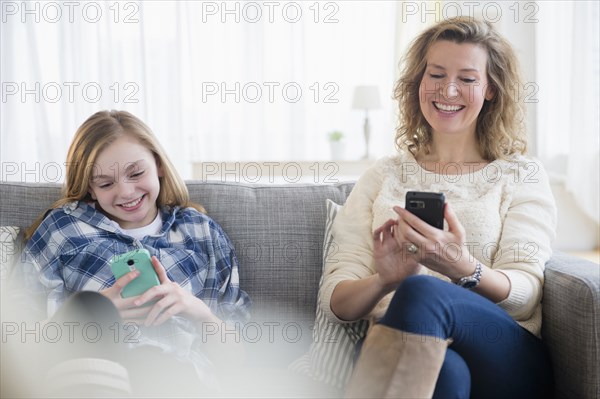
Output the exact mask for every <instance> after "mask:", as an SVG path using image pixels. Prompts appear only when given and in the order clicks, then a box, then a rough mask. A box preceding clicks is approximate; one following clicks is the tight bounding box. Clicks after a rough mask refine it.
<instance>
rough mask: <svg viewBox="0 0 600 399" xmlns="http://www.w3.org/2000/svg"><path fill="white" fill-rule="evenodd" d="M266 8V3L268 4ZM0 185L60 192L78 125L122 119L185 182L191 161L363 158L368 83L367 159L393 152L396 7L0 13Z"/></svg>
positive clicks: (159, 6)
mask: <svg viewBox="0 0 600 399" xmlns="http://www.w3.org/2000/svg"><path fill="white" fill-rule="evenodd" d="M269 4H271V5H269ZM2 7H3V12H2V18H3V21H2V24H1V29H2V31H1V35H0V36H1V38H0V40H1V42H0V45H1V48H2V57H1V75H2V76H1V78H2V79H1V80H2V97H3V98H2V102H1V103H0V107H1V117H0V119H1V120H0V126H1V136H0V144H1V148H0V161H1V164H2V176H1V179H2V180H24V181H40V182H48V181H61V180H62V175H61V173H60V171H61V170H62V169H61V170H58V168H59V167H63V168H64V165H63V163H64V160H65V156H66V151H67V148H68V145H69V143H70V141H71V139H72V137H73V134H74V133H75V130H76V129H77V127H78V126H79V125H80V124H81V123H82V122H83V121H84V120H85V119H86V118H87V117H88V116H90V115H91V114H93V113H94V112H96V111H98V110H101V109H124V110H128V111H130V112H132V113H134V114H135V115H137V116H139V117H140V118H142V119H143V120H144V121H145V122H146V123H147V124H148V125H149V126H150V127H151V128H152V129H153V131H154V132H155V134H156V135H157V136H158V138H159V140H160V141H161V143H162V144H163V145H164V147H165V148H166V150H167V152H168V154H169V155H170V157H171V159H172V160H173V161H174V163H175V164H176V167H177V168H178V170H179V171H180V173H181V174H182V176H183V177H184V178H191V177H192V176H191V163H192V162H194V161H237V160H245V161H248V160H253V161H266V160H270V161H273V160H274V161H278V160H327V159H329V145H328V142H327V133H328V132H330V131H332V130H341V131H342V132H343V133H344V134H345V136H346V140H347V143H346V148H347V151H346V158H347V159H359V158H360V156H361V155H362V153H363V151H364V147H363V146H364V143H363V138H362V121H363V118H364V114H363V113H362V112H361V111H359V110H353V109H351V104H352V93H353V89H354V87H355V86H357V85H365V84H366V85H377V86H379V88H380V92H381V97H382V98H381V100H382V104H383V108H382V109H380V110H376V111H372V112H370V113H369V117H370V121H371V126H372V145H371V149H372V153H373V156H375V157H379V156H382V155H385V154H387V153H389V152H391V151H392V150H393V134H394V127H395V117H394V104H393V101H392V99H391V92H392V87H393V83H394V76H395V71H396V58H395V54H394V51H393V49H394V43H395V28H396V21H395V10H396V7H397V3H396V2H389V1H381V2H375V1H368V2H367V1H358V2H354V1H349V2H343V1H342V2H328V1H320V2H237V1H236V2H197V1H189V2H171V1H147V2H71V3H70V2H39V1H30V2H27V1H26V2H20V1H19V2H3V3H2Z"/></svg>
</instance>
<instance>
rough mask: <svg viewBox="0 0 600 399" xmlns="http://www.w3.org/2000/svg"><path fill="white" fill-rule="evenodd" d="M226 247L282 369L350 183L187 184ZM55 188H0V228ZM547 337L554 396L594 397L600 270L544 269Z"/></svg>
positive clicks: (256, 337)
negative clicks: (329, 215)
mask: <svg viewBox="0 0 600 399" xmlns="http://www.w3.org/2000/svg"><path fill="white" fill-rule="evenodd" d="M188 187H189V190H190V194H191V197H192V199H193V200H194V201H196V202H199V203H201V204H203V205H204V206H205V207H206V209H207V211H208V214H209V215H210V216H211V217H213V218H214V219H215V220H216V221H217V222H218V223H219V224H220V225H221V226H222V227H223V228H224V230H225V231H226V232H227V234H228V235H229V236H230V238H231V239H232V241H233V243H234V245H235V247H236V250H237V254H238V258H239V261H240V265H241V266H240V279H241V285H242V287H243V288H244V289H245V290H246V291H247V292H248V293H249V295H250V296H251V298H252V300H253V302H254V314H255V315H256V316H255V321H254V324H252V328H253V329H252V331H250V330H248V331H247V334H248V336H247V337H246V338H247V341H249V342H250V343H252V344H253V345H249V346H250V347H251V354H254V355H256V356H251V358H252V359H254V360H253V361H254V362H255V364H256V365H257V366H266V367H273V366H275V367H281V368H284V367H285V366H286V365H287V364H289V363H290V362H291V361H292V360H294V359H295V358H297V357H298V356H300V355H302V354H303V353H305V352H306V351H307V349H308V346H309V345H310V342H311V337H312V335H311V328H312V323H313V322H314V314H315V305H316V297H317V290H318V284H319V278H320V275H321V267H322V260H321V259H322V258H321V257H322V241H323V234H324V227H325V226H324V224H325V210H326V208H325V200H326V199H327V198H329V199H332V200H333V201H335V202H337V203H343V202H344V201H345V199H346V198H347V196H348V194H349V193H350V191H351V190H352V187H353V183H338V184H332V185H301V184H290V185H279V186H278V185H244V184H237V183H222V182H199V181H190V182H188ZM59 190H60V186H59V185H56V184H27V183H6V182H5V183H0V226H20V227H26V226H28V225H29V224H30V223H31V222H32V221H33V220H34V218H35V217H36V216H38V215H39V214H40V212H42V211H43V210H44V209H45V208H46V207H47V206H49V205H50V203H51V202H53V201H54V200H55V199H56V198H58V196H59ZM545 276H546V283H545V287H544V297H543V301H544V307H543V337H544V340H545V342H546V343H547V345H548V347H549V348H550V352H551V354H552V361H553V366H554V371H555V375H556V396H557V397H569V398H574V397H578V398H599V397H600V381H599V380H600V377H599V376H600V348H599V345H600V321H599V317H600V281H599V280H600V272H599V266H598V265H597V264H594V263H592V262H588V261H584V260H581V259H578V258H574V257H571V256H568V255H565V254H560V253H557V254H555V255H554V256H553V258H552V259H551V260H550V261H549V262H548V264H547V265H546V272H545Z"/></svg>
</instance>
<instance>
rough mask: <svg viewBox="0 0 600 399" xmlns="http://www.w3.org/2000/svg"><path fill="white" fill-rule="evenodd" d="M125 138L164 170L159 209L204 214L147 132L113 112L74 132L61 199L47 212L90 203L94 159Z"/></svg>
mask: <svg viewBox="0 0 600 399" xmlns="http://www.w3.org/2000/svg"><path fill="white" fill-rule="evenodd" d="M124 135H129V136H131V137H133V138H135V139H136V140H138V141H139V142H140V144H142V145H143V146H144V147H146V148H147V149H148V150H149V151H150V152H151V153H152V155H153V156H154V159H155V160H156V164H157V167H159V168H162V170H163V176H162V177H159V181H160V191H159V194H158V198H157V199H156V205H157V206H158V207H159V208H162V207H163V206H169V207H174V206H179V207H182V208H185V207H192V208H195V209H197V210H198V211H200V212H205V210H204V208H203V207H202V206H201V205H199V204H195V203H193V202H191V201H190V198H189V193H188V190H187V187H186V185H185V183H184V181H183V180H182V179H181V177H180V176H179V174H178V173H177V171H176V169H175V167H174V166H173V164H172V163H171V161H170V160H169V158H168V157H167V155H166V153H165V151H164V150H163V148H162V146H161V145H160V143H159V142H158V140H157V139H156V137H155V136H154V134H153V133H152V131H151V130H150V128H149V127H148V126H147V125H146V124H145V123H144V122H142V121H141V120H140V119H139V118H137V117H135V116H134V115H132V114H130V113H129V112H126V111H114V110H113V111H100V112H97V113H95V114H94V115H92V116H90V117H89V118H88V119H87V120H86V121H85V122H84V123H83V124H82V125H81V126H80V127H79V129H77V132H76V133H75V137H74V138H73V141H72V143H71V146H70V147H69V151H68V153H67V163H66V180H65V184H64V185H63V188H62V196H61V198H60V199H59V200H58V201H56V202H55V203H54V204H52V206H51V207H50V208H49V209H48V210H50V209H55V208H60V207H62V206H63V205H65V204H68V203H70V202H72V201H87V202H92V201H93V199H92V197H91V195H90V193H89V191H90V182H91V179H92V172H93V169H94V164H95V162H96V159H97V158H98V155H99V154H100V153H101V152H102V151H103V150H104V149H105V148H106V147H108V146H109V145H110V144H112V143H113V142H114V141H115V140H117V139H118V138H119V137H122V136H124ZM48 210H47V211H46V212H44V213H43V214H42V215H40V217H38V219H37V220H36V221H35V222H34V223H33V225H32V226H31V227H29V228H28V229H27V231H26V233H25V238H26V239H29V238H30V237H31V236H32V235H33V233H34V232H35V230H36V229H37V228H38V227H39V225H40V223H41V222H42V220H43V219H44V216H45V215H46V213H47V212H48Z"/></svg>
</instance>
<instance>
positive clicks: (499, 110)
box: [394, 17, 527, 161]
mask: <svg viewBox="0 0 600 399" xmlns="http://www.w3.org/2000/svg"><path fill="white" fill-rule="evenodd" d="M440 40H448V41H451V42H455V43H459V44H460V43H472V44H476V45H479V46H481V47H483V48H485V49H486V50H487V54H488V60H487V71H486V72H487V77H488V82H489V85H490V88H491V90H493V92H494V96H493V98H492V99H491V100H489V101H488V100H485V102H484V105H483V107H482V109H481V111H480V113H479V116H478V117H477V123H476V129H475V134H476V137H477V142H478V144H479V152H480V154H481V155H482V156H483V157H484V159H486V160H488V161H493V160H496V159H499V158H506V157H508V156H510V155H512V154H515V153H519V154H524V153H525V152H526V151H527V134H526V130H525V104H524V102H523V100H522V99H523V92H522V89H523V80H522V78H521V74H520V72H519V64H518V60H517V57H516V55H515V52H514V50H513V48H512V46H511V45H510V43H509V42H508V41H507V40H506V39H505V38H503V37H502V36H500V34H499V33H498V32H496V30H495V29H494V28H493V26H492V25H491V24H490V23H488V22H485V21H479V20H476V19H473V18H470V17H457V18H452V19H448V20H444V21H442V22H439V23H437V24H436V25H434V26H432V27H430V28H429V29H427V30H425V31H424V32H423V33H421V34H420V35H419V36H418V37H417V38H416V39H415V40H413V42H412V43H411V44H410V46H409V49H408V51H407V53H406V56H405V57H404V59H403V60H402V65H403V66H402V70H401V76H400V78H399V79H398V81H397V82H396V85H395V87H394V98H395V99H396V100H398V106H399V124H398V127H397V129H396V138H395V142H396V147H397V148H398V149H399V150H400V149H408V150H409V151H410V152H411V153H412V154H413V155H416V154H418V153H421V152H424V153H426V154H427V153H429V151H430V146H431V141H432V130H431V126H430V125H429V123H428V122H427V120H426V119H425V117H424V116H423V113H422V112H421V108H420V104H419V88H420V85H421V80H422V78H423V75H424V73H425V68H426V66H427V59H426V56H427V51H428V50H429V48H430V47H431V45H432V44H433V43H435V42H437V41H440ZM482 89H485V88H482Z"/></svg>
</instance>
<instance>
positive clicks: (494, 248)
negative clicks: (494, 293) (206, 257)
mask: <svg viewBox="0 0 600 399" xmlns="http://www.w3.org/2000/svg"><path fill="white" fill-rule="evenodd" d="M456 169H457V168H455V167H452V166H451V165H450V166H448V167H447V168H446V170H442V171H438V172H440V173H433V172H429V171H427V170H425V169H423V168H421V166H420V165H419V164H418V163H417V162H416V161H415V159H414V157H413V156H412V155H411V154H410V153H408V152H400V153H399V154H398V155H396V156H394V157H387V158H383V159H380V160H379V161H377V162H376V163H375V165H373V166H372V167H371V168H370V169H369V170H367V171H366V172H365V173H364V175H363V176H362V177H361V178H360V179H359V181H358V182H357V183H356V186H355V187H354V190H353V191H352V193H351V194H350V196H349V197H348V199H347V201H346V204H345V205H344V207H343V208H342V209H341V210H340V211H339V212H338V214H337V217H336V219H335V222H334V224H333V237H334V242H335V243H336V244H337V245H336V246H335V247H334V248H336V249H337V250H336V251H335V253H334V254H332V255H330V256H328V260H327V262H326V264H325V270H324V279H323V284H322V287H321V292H320V298H321V301H320V303H321V307H322V310H323V312H324V313H325V315H326V316H327V317H328V319H329V320H332V321H337V322H344V321H343V320H340V319H338V318H337V317H336V315H335V314H334V313H333V312H332V311H331V307H330V300H331V294H332V293H333V290H334V288H335V286H336V285H337V284H338V283H339V282H341V281H344V280H358V279H362V278H365V277H368V276H370V275H372V274H374V273H375V267H374V264H373V255H372V254H373V242H372V238H371V237H372V232H373V231H374V230H375V229H376V228H377V227H379V226H381V225H382V224H383V223H384V222H385V221H386V220H388V219H390V218H394V219H396V218H397V214H396V213H395V212H394V211H393V209H392V208H393V206H395V205H400V206H404V198H405V194H406V192H407V191H411V190H412V191H431V192H442V193H444V194H445V195H446V201H447V202H448V203H450V204H451V206H452V209H454V211H455V213H456V215H457V217H458V219H459V220H460V222H461V224H462V225H463V226H464V228H465V230H466V234H467V239H466V245H468V248H469V252H470V254H471V255H472V256H474V257H475V258H476V259H478V260H479V261H480V262H481V263H483V264H485V265H487V266H489V267H491V268H493V269H496V270H498V271H501V272H503V273H504V274H505V275H506V276H508V278H509V280H510V283H511V288H510V293H509V296H508V298H506V299H505V300H503V301H502V302H500V303H498V305H499V306H501V307H502V308H504V309H505V310H506V311H507V312H508V313H509V314H510V315H511V316H512V317H513V318H514V319H515V320H516V321H517V322H518V323H519V324H520V325H522V326H523V327H525V328H526V329H527V330H529V331H531V332H532V333H533V334H535V335H537V336H540V330H541V324H542V311H541V299H542V285H543V281H544V264H545V263H546V261H547V260H548V259H549V258H550V256H551V254H552V249H551V242H552V241H553V239H554V236H555V226H556V206H555V203H554V198H553V196H552V192H551V190H550V185H549V183H548V177H547V175H546V172H545V171H544V169H543V167H542V165H541V164H540V163H539V162H538V161H536V160H533V159H531V158H526V157H524V156H514V157H512V158H511V159H509V160H496V161H494V162H492V163H490V164H489V165H487V166H486V167H484V168H483V169H480V170H479V171H475V172H472V173H467V174H452V173H453V172H454V173H456ZM444 172H446V173H444ZM446 228H447V226H446ZM422 270H423V271H422V273H423V274H428V275H432V276H436V277H439V278H442V279H444V280H446V281H449V279H448V278H447V277H445V276H443V275H441V274H439V273H436V272H434V271H431V270H429V269H427V268H422ZM392 296H393V292H392V293H390V294H389V295H387V296H386V297H385V298H383V299H382V300H381V301H380V302H379V303H378V304H377V305H376V306H375V308H374V309H373V310H372V312H371V313H370V314H369V315H368V316H367V317H365V318H376V319H378V318H381V317H383V315H384V313H385V311H386V309H387V307H388V304H389V302H390V300H391V298H392Z"/></svg>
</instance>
